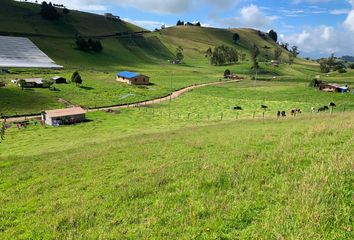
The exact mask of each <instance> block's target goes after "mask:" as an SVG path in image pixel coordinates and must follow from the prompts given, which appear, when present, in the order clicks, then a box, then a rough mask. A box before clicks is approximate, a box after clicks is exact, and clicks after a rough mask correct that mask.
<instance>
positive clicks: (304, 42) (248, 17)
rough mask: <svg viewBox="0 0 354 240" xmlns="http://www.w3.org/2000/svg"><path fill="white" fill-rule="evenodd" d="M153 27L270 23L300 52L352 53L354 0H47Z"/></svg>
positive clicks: (262, 25) (316, 54)
mask: <svg viewBox="0 0 354 240" xmlns="http://www.w3.org/2000/svg"><path fill="white" fill-rule="evenodd" d="M52 2H54V3H57V4H64V5H65V6H66V7H68V8H71V9H78V10H83V11H89V12H94V13H98V14H103V13H106V12H109V13H113V14H115V15H117V16H120V17H121V18H122V19H124V20H127V21H129V22H132V23H134V24H136V25H139V26H141V27H144V28H147V29H150V30H153V29H155V28H159V27H161V25H163V24H165V25H166V26H172V25H175V24H176V22H177V21H178V20H183V21H190V22H194V21H200V22H201V23H202V25H203V26H209V27H218V28H238V27H249V28H255V29H259V30H262V31H269V30H270V29H274V30H275V31H276V32H277V33H278V35H279V40H280V41H281V42H288V43H290V44H291V45H297V46H299V48H300V50H301V55H302V56H304V57H312V58H315V57H323V56H329V55H330V54H331V53H334V54H335V55H336V56H342V55H354V0H277V1H275V0H53V1H52Z"/></svg>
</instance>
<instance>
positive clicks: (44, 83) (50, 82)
mask: <svg viewBox="0 0 354 240" xmlns="http://www.w3.org/2000/svg"><path fill="white" fill-rule="evenodd" d="M53 84H54V83H53V81H48V80H45V81H44V82H43V87H44V88H51V87H52V85H53Z"/></svg>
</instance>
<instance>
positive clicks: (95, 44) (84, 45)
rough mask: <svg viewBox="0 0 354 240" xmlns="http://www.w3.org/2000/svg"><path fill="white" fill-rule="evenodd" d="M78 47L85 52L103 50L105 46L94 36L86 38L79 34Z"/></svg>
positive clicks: (76, 42)
mask: <svg viewBox="0 0 354 240" xmlns="http://www.w3.org/2000/svg"><path fill="white" fill-rule="evenodd" d="M75 44H76V48H77V49H78V50H81V51H84V52H89V51H94V52H102V50H103V46H102V43H101V41H100V40H94V39H92V38H89V39H88V40H86V39H85V38H83V37H81V36H78V37H77V38H76V41H75Z"/></svg>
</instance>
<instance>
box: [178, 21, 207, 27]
mask: <svg viewBox="0 0 354 240" xmlns="http://www.w3.org/2000/svg"><path fill="white" fill-rule="evenodd" d="M176 26H194V27H201V26H202V24H201V23H200V22H196V23H191V22H186V23H185V22H184V21H181V20H178V21H177V23H176Z"/></svg>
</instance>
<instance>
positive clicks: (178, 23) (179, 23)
mask: <svg viewBox="0 0 354 240" xmlns="http://www.w3.org/2000/svg"><path fill="white" fill-rule="evenodd" d="M176 26H184V22H183V21H181V20H178V22H177V24H176Z"/></svg>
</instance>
